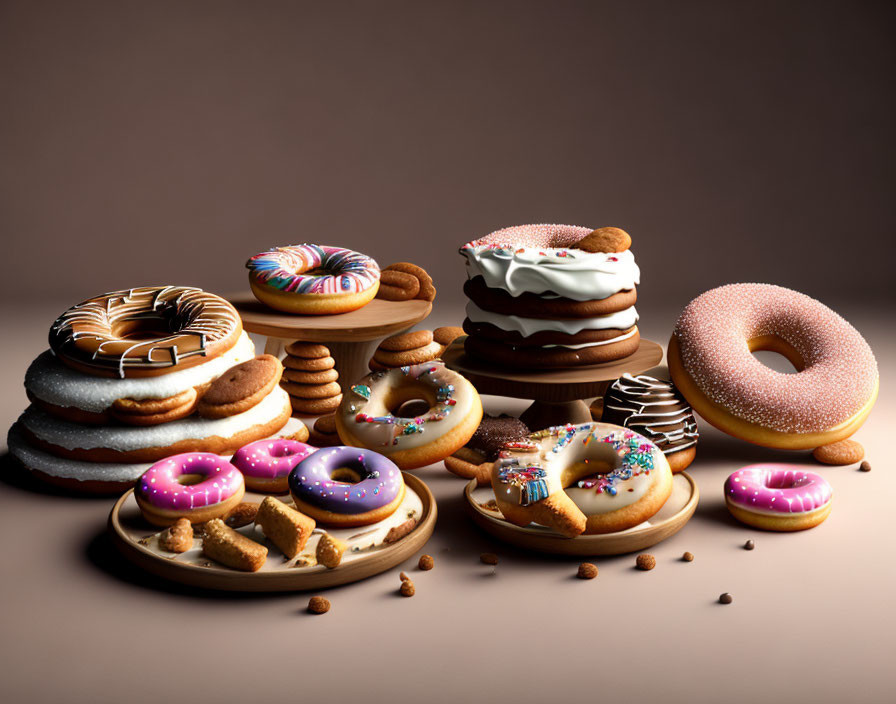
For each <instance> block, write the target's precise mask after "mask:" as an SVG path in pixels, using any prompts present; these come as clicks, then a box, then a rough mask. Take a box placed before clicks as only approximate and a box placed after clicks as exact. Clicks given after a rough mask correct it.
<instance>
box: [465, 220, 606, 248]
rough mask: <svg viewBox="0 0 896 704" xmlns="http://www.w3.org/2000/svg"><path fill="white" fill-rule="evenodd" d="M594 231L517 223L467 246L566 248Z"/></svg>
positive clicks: (566, 226) (571, 226) (561, 226)
mask: <svg viewBox="0 0 896 704" xmlns="http://www.w3.org/2000/svg"><path fill="white" fill-rule="evenodd" d="M590 232H592V230H591V228H588V227H577V226H575V225H515V226H513V227H505V228H504V229H503V230H496V231H495V232H492V233H491V234H490V235H486V236H485V237H480V238H479V239H478V240H473V241H472V242H469V243H468V244H466V245H464V246H465V247H483V246H486V247H487V246H493V247H501V246H511V247H547V248H549V249H554V248H556V249H564V248H567V247H572V246H573V245H574V244H575V243H576V242H578V241H579V240H580V239H582V238H583V237H585V235H587V234H589V233H590Z"/></svg>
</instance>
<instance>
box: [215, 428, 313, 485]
mask: <svg viewBox="0 0 896 704" xmlns="http://www.w3.org/2000/svg"><path fill="white" fill-rule="evenodd" d="M315 450H317V448H316V447H312V446H311V445H306V444H305V443H303V442H299V441H298V440H289V439H287V438H279V439H276V440H256V441H255V442H250V443H249V444H248V445H244V446H243V447H241V448H240V449H239V450H237V452H236V454H235V455H234V456H233V458H232V459H231V460H230V461H231V463H232V464H233V466H234V467H236V468H237V469H238V470H240V472H242V473H243V477H244V478H245V480H246V486H247V487H248V488H249V489H250V490H251V491H258V492H261V493H271V494H285V493H286V492H287V491H289V481H288V480H289V473H290V472H291V471H292V469H293V467H295V466H296V465H297V464H298V463H299V462H301V461H302V460H303V459H305V458H306V457H308V455H310V454H311V453H312V452H314V451H315Z"/></svg>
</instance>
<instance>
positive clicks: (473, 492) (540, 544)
mask: <svg viewBox="0 0 896 704" xmlns="http://www.w3.org/2000/svg"><path fill="white" fill-rule="evenodd" d="M464 498H465V499H466V502H467V511H468V512H469V514H470V516H471V517H472V518H473V521H474V522H475V523H476V525H478V526H479V527H480V528H482V529H483V530H484V531H486V532H487V533H491V534H492V535H494V536H495V537H496V538H500V539H501V540H503V541H506V542H508V543H511V544H513V545H517V546H519V547H521V548H526V549H529V550H537V551H538V552H548V553H553V554H555V555H622V554H624V553H627V552H636V551H638V550H643V549H644V548H648V547H650V546H651V545H656V544H657V543H659V542H661V541H663V540H665V539H666V538H668V537H669V536H671V535H674V534H675V533H677V532H678V531H680V530H681V529H682V528H683V527H684V524H685V523H687V522H688V521H689V520H690V518H691V516H693V515H694V511H695V510H696V509H697V501H698V500H699V498H700V492H699V491H698V490H697V484H696V483H695V482H694V480H693V479H691V477H690V475H688V473H687V472H679V473H678V474H676V475H674V476H673V478H672V494H671V495H670V496H669V499H668V500H667V501H666V503H665V505H664V506H663V507H662V508H661V509H660V510H659V512H658V513H657V514H656V515H654V516H652V517H651V518H650V520H648V521H645V522H644V523H642V524H641V525H639V526H635V527H634V528H629V529H628V530H623V531H619V532H618V533H604V534H603V535H579V536H577V537H575V538H564V537H563V536H562V535H560V534H559V533H555V532H554V531H552V530H551V529H550V528H545V527H544V526H539V525H536V524H534V523H533V524H531V525H529V526H526V527H525V528H521V527H520V526H516V525H514V524H512V523H508V522H507V521H506V520H504V517H503V516H502V515H501V513H500V512H498V511H493V510H491V509H488V508H485V507H484V506H482V504H483V503H486V502H488V501H489V500H490V499H494V498H495V494H494V492H493V491H492V488H491V487H490V486H483V487H477V486H476V480H475V479H474V480H472V481H471V482H470V483H469V484H467V486H466V488H465V489H464Z"/></svg>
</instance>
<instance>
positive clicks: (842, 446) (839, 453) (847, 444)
mask: <svg viewBox="0 0 896 704" xmlns="http://www.w3.org/2000/svg"><path fill="white" fill-rule="evenodd" d="M864 456H865V448H864V447H862V445H861V443H859V442H856V441H855V440H848V439H847V440H841V441H840V442H832V443H831V444H830V445H822V446H821V447H816V448H815V449H814V450H812V457H814V458H815V459H816V460H817V461H818V462H821V463H822V464H834V465H843V464H855V463H856V462H859V461H861V459H862V458H863V457H864Z"/></svg>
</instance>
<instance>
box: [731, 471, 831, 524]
mask: <svg viewBox="0 0 896 704" xmlns="http://www.w3.org/2000/svg"><path fill="white" fill-rule="evenodd" d="M832 498H833V491H832V490H831V485H830V484H828V482H827V480H826V479H825V478H824V477H822V476H821V475H820V474H816V473H815V472H806V471H803V470H800V469H793V468H792V467H789V466H788V465H782V464H751V465H750V466H748V467H744V468H743V469H739V470H737V471H736V472H735V473H734V474H732V475H731V476H729V477H728V479H727V480H725V503H726V504H727V505H728V510H729V511H731V515H733V516H734V517H735V518H736V519H737V520H739V521H741V522H742V523H746V524H747V525H750V526H754V527H756V528H762V529H764V530H777V531H793V530H805V529H806V528H813V527H815V526H817V525H818V524H819V523H821V522H822V521H823V520H824V519H825V518H827V517H828V514H830V512H831V501H832Z"/></svg>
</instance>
